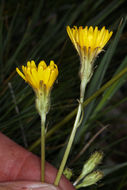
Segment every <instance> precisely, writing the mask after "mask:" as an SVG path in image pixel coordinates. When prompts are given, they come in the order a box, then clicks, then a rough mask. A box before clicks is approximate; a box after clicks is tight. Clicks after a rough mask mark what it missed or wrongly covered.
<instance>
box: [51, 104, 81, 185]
mask: <svg viewBox="0 0 127 190" xmlns="http://www.w3.org/2000/svg"><path fill="white" fill-rule="evenodd" d="M81 112H82V105H81V103H79V106H78V112H77V116H76V119H75V123H74V126H73V130H72V132H71V136H70V139H69V141H68V145H67V148H66V151H65V153H64V157H63V160H62V162H61V165H60V168H59V171H58V173H57V176H56V179H55V182H54V185H56V186H58V184H59V181H60V178H61V175H62V173H63V170H64V167H65V164H66V161H67V158H68V155H69V153H70V149H71V146H72V143H73V140H74V137H75V133H76V130H77V128H78V123H79V120H80V116H81Z"/></svg>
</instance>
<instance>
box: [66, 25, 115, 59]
mask: <svg viewBox="0 0 127 190" xmlns="http://www.w3.org/2000/svg"><path fill="white" fill-rule="evenodd" d="M67 33H68V35H69V37H70V39H71V41H72V43H73V44H74V46H75V48H76V50H77V52H78V54H79V55H80V57H81V58H86V59H90V60H92V59H93V58H94V57H96V56H97V55H98V54H99V53H100V52H101V51H102V49H103V47H104V46H105V45H106V43H107V42H108V41H109V39H110V37H111V36H112V34H113V32H112V31H111V32H109V31H108V30H106V29H105V26H104V27H103V28H102V29H101V30H98V27H97V26H96V27H95V29H94V28H93V27H92V26H90V27H89V28H88V27H87V26H86V27H85V28H83V27H82V26H80V27H79V28H77V27H76V26H74V27H73V28H72V29H71V28H70V27H69V26H67Z"/></svg>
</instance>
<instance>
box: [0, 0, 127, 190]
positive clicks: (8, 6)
mask: <svg viewBox="0 0 127 190" xmlns="http://www.w3.org/2000/svg"><path fill="white" fill-rule="evenodd" d="M126 10H127V5H126V0H107V1H104V0H96V1H95V0H84V1H83V0H82V1H81V0H76V1H74V0H52V1H49V0H47V1H43V0H38V1H34V0H31V1H26V0H19V1H16V0H8V1H5V0H3V1H2V0H1V1H0V131H1V132H3V133H4V134H6V135H7V136H8V137H10V138H11V139H13V140H14V141H15V142H17V143H18V144H20V145H22V146H24V147H25V148H27V149H29V150H31V151H32V152H33V153H35V154H37V155H39V156H40V118H39V115H38V114H37V111H36V109H35V103H34V102H35V96H34V93H33V91H32V89H31V88H30V87H29V86H28V85H27V84H25V82H24V81H23V80H22V79H21V78H20V77H19V76H18V74H17V73H16V71H15V68H16V67H19V68H21V65H22V64H24V65H25V64H26V62H27V61H28V60H35V62H36V63H37V64H38V62H39V61H40V60H45V61H46V63H47V64H49V61H50V60H52V59H53V60H54V61H55V63H56V64H57V65H58V68H59V77H58V80H57V81H56V83H55V85H54V88H53V90H52V93H51V109H50V112H49V114H48V117H47V139H46V159H47V160H48V161H49V162H50V163H52V164H53V165H54V166H56V167H57V168H58V166H59V164H60V161H61V159H62V156H63V152H64V150H65V147H66V143H67V139H68V137H69V134H70V132H71V129H72V126H73V122H74V116H75V112H74V111H73V110H74V109H75V108H76V107H77V105H78V101H77V99H78V98H79V84H80V78H79V74H78V73H79V67H80V62H79V57H78V55H77V52H76V50H75V49H74V47H73V45H72V43H71V41H70V39H69V38H68V36H67V33H66V26H67V25H70V26H73V25H76V26H80V25H82V26H86V25H88V26H90V25H92V26H96V25H98V27H99V28H101V27H102V26H106V28H107V29H109V30H113V32H114V33H113V36H112V38H111V40H110V42H109V43H108V45H107V46H106V47H105V48H104V49H105V51H104V52H102V53H101V54H100V55H99V57H98V58H97V60H96V63H95V72H94V75H93V77H92V79H91V81H90V82H89V84H88V87H87V91H86V95H85V100H86V104H87V103H88V104H87V105H86V106H85V109H84V119H83V121H82V123H81V126H80V127H79V130H78V132H77V135H76V138H75V142H74V144H73V148H72V151H71V154H70V156H69V159H68V162H67V166H68V167H69V168H72V169H73V177H72V181H74V180H75V179H76V177H77V176H78V175H79V174H80V172H81V169H82V166H83V164H84V162H85V160H87V158H88V157H89V156H90V155H91V153H92V152H94V151H95V150H102V151H103V152H104V160H103V162H102V164H101V165H100V166H99V168H100V169H102V170H103V172H104V175H105V177H104V178H103V180H101V181H100V182H99V183H98V184H97V185H94V186H92V187H89V188H86V189H90V190H91V189H92V190H95V189H100V190H101V189H103V190H109V189H111V190H112V189H113V190H114V189H115V190H125V189H126V188H127V101H126V100H127V84H126V82H127V74H126V72H125V71H126V70H127V30H126ZM121 71H122V72H123V73H122V74H121V76H120V77H119V79H118V80H114V81H111V82H110V83H109V84H110V86H108V88H107V86H106V87H105V88H104V89H102V91H101V92H100V91H99V92H100V94H99V96H97V97H95V98H94V99H93V100H92V101H89V102H88V100H89V99H88V98H90V97H91V96H92V95H93V94H94V93H96V91H97V90H99V89H100V88H101V87H102V86H103V85H104V84H106V83H107V82H108V81H109V80H110V79H112V77H114V76H118V75H117V74H118V73H119V72H121ZM100 130H103V132H101V131H100ZM98 132H100V134H99V135H98V134H97V133H98ZM93 137H96V138H95V139H93ZM91 139H93V142H91V143H90V140H91ZM86 144H87V145H89V146H88V148H87V149H86V148H84V147H85V145H86ZM85 149H86V150H85ZM81 151H82V154H81V155H80V152H81ZM77 155H78V158H77V160H76V161H73V159H74V158H75V157H76V156H77ZM72 161H73V162H72Z"/></svg>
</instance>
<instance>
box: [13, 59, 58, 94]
mask: <svg viewBox="0 0 127 190" xmlns="http://www.w3.org/2000/svg"><path fill="white" fill-rule="evenodd" d="M16 71H17V73H18V74H19V75H20V76H21V77H22V78H23V79H24V80H25V81H26V82H27V83H28V84H29V85H30V86H31V87H32V88H33V89H34V91H35V92H36V93H38V92H39V91H41V90H42V89H45V90H46V91H47V92H49V90H50V89H51V87H52V86H53V83H54V82H55V80H56V78H57V76H58V68H57V65H56V64H55V63H54V61H50V65H49V66H47V65H46V63H45V61H41V62H40V63H39V64H38V67H37V66H36V64H35V62H34V61H31V62H30V61H28V62H27V66H22V71H23V73H22V72H21V71H20V70H19V69H18V68H16Z"/></svg>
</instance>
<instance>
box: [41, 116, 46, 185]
mask: <svg viewBox="0 0 127 190" xmlns="http://www.w3.org/2000/svg"><path fill="white" fill-rule="evenodd" d="M45 120H46V114H43V115H42V116H41V181H42V182H44V181H45Z"/></svg>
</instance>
